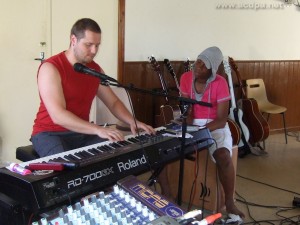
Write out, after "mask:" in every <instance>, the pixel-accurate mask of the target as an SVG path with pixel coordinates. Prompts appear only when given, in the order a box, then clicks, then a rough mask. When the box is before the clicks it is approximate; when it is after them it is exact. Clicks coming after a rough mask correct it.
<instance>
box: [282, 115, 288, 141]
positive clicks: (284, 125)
mask: <svg viewBox="0 0 300 225" xmlns="http://www.w3.org/2000/svg"><path fill="white" fill-rule="evenodd" d="M281 114H282V120H283V128H284V135H285V143H286V144H287V132H286V124H285V116H284V112H283V113H281Z"/></svg>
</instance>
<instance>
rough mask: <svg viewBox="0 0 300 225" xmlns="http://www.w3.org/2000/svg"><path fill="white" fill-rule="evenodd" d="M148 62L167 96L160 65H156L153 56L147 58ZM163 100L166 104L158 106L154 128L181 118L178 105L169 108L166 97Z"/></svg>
mask: <svg viewBox="0 0 300 225" xmlns="http://www.w3.org/2000/svg"><path fill="white" fill-rule="evenodd" d="M149 61H150V63H151V65H152V67H153V69H154V71H155V72H156V73H157V75H158V77H159V80H160V84H161V87H162V90H163V93H164V94H166V95H167V94H168V87H167V83H166V82H165V79H164V77H163V74H162V72H161V69H160V65H159V64H158V62H157V61H156V59H155V57H154V56H151V57H149ZM165 99H166V104H164V105H161V106H160V115H155V125H156V126H164V125H166V124H169V123H170V122H171V120H180V117H181V110H180V107H179V106H178V105H172V106H171V104H170V102H169V100H168V97H166V98H165Z"/></svg>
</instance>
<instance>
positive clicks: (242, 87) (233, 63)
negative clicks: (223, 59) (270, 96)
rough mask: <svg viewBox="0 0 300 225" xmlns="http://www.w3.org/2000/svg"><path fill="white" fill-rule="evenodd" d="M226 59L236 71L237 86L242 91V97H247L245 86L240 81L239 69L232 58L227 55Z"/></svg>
mask: <svg viewBox="0 0 300 225" xmlns="http://www.w3.org/2000/svg"><path fill="white" fill-rule="evenodd" d="M228 59H229V64H230V65H231V67H232V69H233V70H234V72H235V73H236V78H237V80H238V83H239V87H240V88H241V91H242V99H245V98H247V94H246V90H245V86H244V84H243V82H242V78H241V74H240V71H239V69H238V67H237V65H236V64H235V62H234V60H233V58H231V57H228Z"/></svg>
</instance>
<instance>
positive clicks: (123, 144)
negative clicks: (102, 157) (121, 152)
mask: <svg viewBox="0 0 300 225" xmlns="http://www.w3.org/2000/svg"><path fill="white" fill-rule="evenodd" d="M118 144H119V145H121V146H127V145H130V144H131V143H130V142H128V141H118Z"/></svg>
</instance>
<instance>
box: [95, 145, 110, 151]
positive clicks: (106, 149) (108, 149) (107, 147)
mask: <svg viewBox="0 0 300 225" xmlns="http://www.w3.org/2000/svg"><path fill="white" fill-rule="evenodd" d="M98 148H99V149H100V150H103V151H104V152H107V151H111V150H113V148H112V147H109V146H108V145H102V146H99V147H98Z"/></svg>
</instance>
